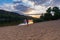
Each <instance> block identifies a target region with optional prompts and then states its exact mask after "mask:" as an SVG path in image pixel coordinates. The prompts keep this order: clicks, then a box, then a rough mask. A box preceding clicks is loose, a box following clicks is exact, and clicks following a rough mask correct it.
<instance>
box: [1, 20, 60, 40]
mask: <svg viewBox="0 0 60 40" xmlns="http://www.w3.org/2000/svg"><path fill="white" fill-rule="evenodd" d="M0 40H60V20H55V21H48V22H41V23H35V24H31V25H25V26H11V27H10V26H8V27H0Z"/></svg>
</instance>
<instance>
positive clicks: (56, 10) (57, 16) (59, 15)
mask: <svg viewBox="0 0 60 40" xmlns="http://www.w3.org/2000/svg"><path fill="white" fill-rule="evenodd" d="M52 11H53V12H54V19H60V9H59V8H58V7H53V9H52Z"/></svg>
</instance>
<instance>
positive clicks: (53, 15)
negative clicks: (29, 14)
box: [34, 7, 60, 22]
mask: <svg viewBox="0 0 60 40" xmlns="http://www.w3.org/2000/svg"><path fill="white" fill-rule="evenodd" d="M57 19H60V9H59V7H53V8H51V7H49V8H48V9H47V10H46V13H43V14H41V16H40V18H39V19H35V20H34V22H43V21H50V20H57Z"/></svg>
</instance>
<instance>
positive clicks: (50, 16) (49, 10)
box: [44, 7, 52, 21]
mask: <svg viewBox="0 0 60 40" xmlns="http://www.w3.org/2000/svg"><path fill="white" fill-rule="evenodd" d="M46 12H47V13H45V14H44V20H46V21H47V20H52V14H51V7H49V8H48V9H47V10H46Z"/></svg>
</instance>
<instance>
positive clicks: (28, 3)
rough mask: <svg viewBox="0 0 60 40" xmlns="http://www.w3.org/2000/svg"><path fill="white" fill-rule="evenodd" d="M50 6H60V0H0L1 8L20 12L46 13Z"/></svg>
mask: <svg viewBox="0 0 60 40" xmlns="http://www.w3.org/2000/svg"><path fill="white" fill-rule="evenodd" d="M50 6H51V7H53V6H58V7H60V0H0V9H3V10H7V11H13V12H18V13H20V14H41V13H45V12H46V9H47V8H48V7H50ZM33 16H34V15H33Z"/></svg>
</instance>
